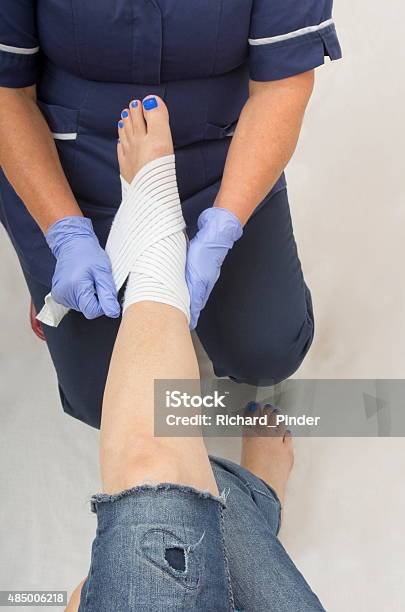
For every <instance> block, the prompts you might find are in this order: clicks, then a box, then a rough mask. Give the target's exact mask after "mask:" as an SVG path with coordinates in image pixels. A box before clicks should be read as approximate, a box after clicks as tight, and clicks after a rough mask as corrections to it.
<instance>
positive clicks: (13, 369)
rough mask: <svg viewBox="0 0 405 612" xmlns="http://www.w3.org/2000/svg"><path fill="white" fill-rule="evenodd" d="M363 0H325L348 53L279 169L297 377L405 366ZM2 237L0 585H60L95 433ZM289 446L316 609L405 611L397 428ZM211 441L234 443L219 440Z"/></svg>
mask: <svg viewBox="0 0 405 612" xmlns="http://www.w3.org/2000/svg"><path fill="white" fill-rule="evenodd" d="M372 4H373V3H371V4H370V2H367V4H366V2H365V0H364V1H363V0H362V1H359V2H358V3H357V4H356V6H354V5H353V3H352V2H351V1H349V0H340V2H339V3H336V5H337V6H336V15H335V17H336V21H337V23H338V24H339V30H340V33H341V38H342V43H343V47H344V50H345V55H346V59H345V61H344V62H343V63H340V64H339V63H336V64H335V65H333V66H328V69H325V70H322V71H320V73H319V77H318V86H317V89H316V93H315V96H314V99H313V101H312V103H311V108H310V110H309V112H308V116H307V120H306V123H305V127H304V132H303V137H302V140H301V143H300V146H299V149H298V152H297V155H296V157H295V159H294V162H293V164H292V166H291V169H290V172H289V177H290V180H289V184H290V197H291V202H292V206H293V216H294V222H295V228H296V236H297V240H298V243H299V246H300V253H301V258H302V261H303V264H304V269H305V272H306V277H307V281H308V283H309V284H310V286H311V288H312V291H313V297H314V302H315V308H316V313H317V335H316V341H315V344H314V346H313V348H312V350H311V352H310V355H309V356H308V359H307V360H306V361H305V364H304V365H303V367H302V368H301V370H300V372H299V376H301V377H303V378H403V376H404V372H405V344H404V342H403V330H404V323H405V290H404V283H403V262H404V260H405V248H404V241H403V236H404V230H403V227H404V210H405V208H404V206H403V168H402V166H401V163H402V160H403V152H402V147H403V142H404V141H405V130H404V127H405V126H404V122H403V117H402V113H403V111H402V108H403V104H402V105H401V104H399V103H398V100H399V99H403V98H404V81H403V79H402V80H401V79H399V78H398V75H400V74H402V73H403V53H402V52H399V50H400V49H403V45H402V24H403V18H402V19H400V18H399V15H401V14H402V17H403V12H402V13H401V11H403V10H404V9H403V4H402V3H401V2H399V0H392V2H390V3H386V5H384V19H383V22H384V24H385V26H386V27H385V28H382V27H381V24H382V21H381V6H380V5H377V4H376V3H374V4H375V6H374V9H373V6H372ZM377 8H378V10H377ZM0 239H1V242H0V261H1V269H0V280H1V287H2V291H1V294H0V321H1V323H0V337H1V342H0V590H1V589H25V590H27V589H67V590H71V589H72V588H73V587H74V585H75V584H76V583H77V582H78V581H79V580H80V579H81V578H82V577H83V576H84V575H85V572H86V571H87V568H88V561H89V550H90V542H91V540H92V537H93V533H94V527H95V521H94V518H93V516H91V515H90V513H89V511H88V504H87V500H88V498H89V496H90V495H91V493H93V492H94V491H95V490H97V489H98V479H97V433H96V432H94V431H92V430H90V429H88V428H86V427H84V426H82V425H81V424H80V423H77V422H74V421H73V420H72V419H70V418H68V417H65V416H64V415H63V414H62V412H61V410H60V407H59V402H58V397H57V392H56V385H55V379H54V375H53V372H52V368H51V364H50V360H49V357H48V355H47V352H46V348H45V346H44V344H43V343H41V342H40V341H38V340H37V339H36V338H35V337H34V336H33V334H32V333H31V332H30V331H29V327H28V321H27V312H28V298H27V295H26V291H25V288H24V284H23V280H22V276H21V274H20V272H19V270H18V266H17V263H16V258H15V256H14V255H13V253H12V250H11V248H10V245H9V244H8V242H7V240H6V239H5V237H4V236H3V234H2V233H0ZM296 449H297V452H296V468H295V471H294V474H293V477H292V481H291V486H290V491H289V497H288V502H287V508H286V513H285V521H284V527H283V531H282V539H283V542H284V543H285V545H286V547H287V549H288V550H289V552H290V553H291V555H292V557H293V558H294V560H295V561H296V562H297V564H298V565H299V566H300V568H301V569H302V571H303V572H304V574H305V576H306V577H307V578H308V580H309V581H310V583H311V584H312V585H313V588H314V589H315V590H316V591H317V592H318V593H319V595H320V597H321V599H322V600H323V602H324V605H325V607H326V608H327V609H328V611H331V612H401V611H403V610H405V563H404V549H405V526H404V510H405V488H404V486H403V480H404V473H405V441H404V440H401V439H362V440H357V439H350V440H349V439H300V440H298V441H297V442H296ZM221 451H222V452H223V453H224V454H227V455H228V456H231V457H233V458H236V456H237V448H232V447H229V441H228V444H227V445H226V447H225V444H223V448H222V449H218V448H217V449H216V452H217V453H220V452H221ZM13 609H14V608H13ZM35 609H37V608H35ZM297 612H299V611H297Z"/></svg>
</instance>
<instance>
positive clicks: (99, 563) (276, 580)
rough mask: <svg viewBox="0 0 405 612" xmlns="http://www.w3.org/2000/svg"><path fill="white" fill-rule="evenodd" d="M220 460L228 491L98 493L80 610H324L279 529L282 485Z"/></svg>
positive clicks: (217, 466)
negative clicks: (277, 490)
mask: <svg viewBox="0 0 405 612" xmlns="http://www.w3.org/2000/svg"><path fill="white" fill-rule="evenodd" d="M211 465H212V467H213V470H214V474H215V477H216V480H217V483H218V487H219V489H220V491H223V494H222V496H221V498H214V497H213V496H211V495H209V494H207V493H200V492H198V491H195V490H194V489H191V488H189V487H180V486H175V485H160V486H157V487H151V486H143V487H136V488H134V489H132V490H130V491H124V492H123V493H120V494H118V495H111V496H110V495H96V496H95V497H94V498H93V500H92V507H93V510H94V511H95V512H96V513H97V519H98V529H97V535H96V538H95V540H94V543H93V550H92V559H91V568H90V572H89V577H88V579H87V581H86V583H85V585H84V587H83V590H82V598H81V605H80V609H79V612H111V611H112V610H114V612H132V611H135V612H165V611H166V610H176V611H187V612H191V611H196V612H225V611H233V610H235V612H236V611H239V612H273V611H274V612H309V611H311V612H312V611H314V612H315V611H322V610H324V608H323V607H322V606H321V604H320V602H319V600H318V598H317V597H316V595H315V594H314V593H313V592H312V591H311V589H310V587H309V586H308V584H307V583H306V582H305V580H304V578H303V577H302V575H301V574H300V572H299V571H298V569H297V568H296V567H295V565H294V564H293V562H292V561H291V559H290V558H289V557H288V555H287V553H286V551H285V550H284V548H283V546H282V545H281V543H280V541H279V540H278V538H277V533H278V530H279V527H280V515H281V507H280V502H279V500H278V498H277V495H276V493H275V491H274V490H273V489H271V488H270V487H269V486H268V485H266V484H265V483H264V482H263V481H262V480H260V479H259V478H257V477H256V476H254V475H253V474H251V473H250V472H248V471H247V470H245V469H244V468H242V467H240V466H238V465H236V464H234V463H232V462H231V461H227V460H224V459H218V458H211Z"/></svg>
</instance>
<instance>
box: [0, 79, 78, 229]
mask: <svg viewBox="0 0 405 612" xmlns="http://www.w3.org/2000/svg"><path fill="white" fill-rule="evenodd" d="M0 165H1V167H2V169H3V171H4V173H5V175H6V177H7V179H8V180H9V182H10V183H11V184H12V186H13V187H14V190H15V191H16V192H17V194H18V196H19V197H20V198H21V200H22V201H23V202H24V204H25V206H26V207H27V209H28V210H29V212H30V213H31V215H32V216H33V217H34V219H35V220H36V222H37V223H38V225H39V226H40V228H41V229H42V231H44V232H45V231H46V230H47V229H48V228H49V226H50V225H52V224H53V223H55V221H58V220H59V219H61V218H62V217H66V216H76V215H81V214H82V213H81V211H80V208H79V206H78V205H77V203H76V200H75V198H74V196H73V193H72V191H71V189H70V187H69V184H68V182H67V179H66V177H65V174H64V172H63V169H62V166H61V164H60V161H59V156H58V152H57V150H56V147H55V143H54V140H53V138H52V135H51V132H50V130H49V127H48V125H47V123H46V121H45V119H44V118H43V116H42V114H41V112H40V110H39V108H38V106H37V104H36V102H35V87H30V88H27V89H7V88H0Z"/></svg>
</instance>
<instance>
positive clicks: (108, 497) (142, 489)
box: [90, 482, 229, 512]
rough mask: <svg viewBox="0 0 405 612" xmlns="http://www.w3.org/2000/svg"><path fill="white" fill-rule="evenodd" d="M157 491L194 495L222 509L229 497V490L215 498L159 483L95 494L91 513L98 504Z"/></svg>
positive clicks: (210, 495)
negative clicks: (217, 504) (215, 503)
mask: <svg viewBox="0 0 405 612" xmlns="http://www.w3.org/2000/svg"><path fill="white" fill-rule="evenodd" d="M159 491H178V492H179V493H190V494H191V495H196V496H197V497H199V498H200V499H211V500H212V501H214V502H217V503H219V504H220V505H221V506H222V508H223V509H224V508H226V500H227V497H228V495H229V489H224V490H223V491H222V493H221V495H219V496H217V495H213V494H212V493H210V492H209V491H201V490H199V489H195V488H194V487H190V486H187V485H178V484H174V483H170V482H167V483H160V484H157V485H149V484H143V485H138V486H136V487H132V488H131V489H125V490H124V491H120V492H119V493H114V494H109V493H96V494H95V495H93V496H92V498H91V500H90V505H91V511H92V512H96V511H97V505H98V504H103V503H107V502H116V501H119V500H120V499H123V498H125V497H129V496H131V495H137V494H138V493H157V492H159Z"/></svg>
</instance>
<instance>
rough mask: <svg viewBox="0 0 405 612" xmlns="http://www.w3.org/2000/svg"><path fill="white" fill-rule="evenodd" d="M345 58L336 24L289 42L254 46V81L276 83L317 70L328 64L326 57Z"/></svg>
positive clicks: (251, 54)
mask: <svg viewBox="0 0 405 612" xmlns="http://www.w3.org/2000/svg"><path fill="white" fill-rule="evenodd" d="M326 56H328V57H329V58H330V59H331V60H338V59H340V58H341V57H342V51H341V48H340V44H339V40H338V37H337V34H336V29H335V26H334V24H332V25H330V26H329V27H327V28H324V29H323V30H321V31H318V32H311V33H309V34H305V35H303V36H299V37H297V38H290V39H289V40H286V41H280V42H274V43H268V44H252V43H251V47H250V78H251V79H252V80H253V81H276V80H279V79H285V78H287V77H291V76H294V75H296V74H300V73H302V72H307V71H308V70H313V69H314V68H317V67H318V66H322V65H323V64H324V63H325V57H326Z"/></svg>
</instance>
